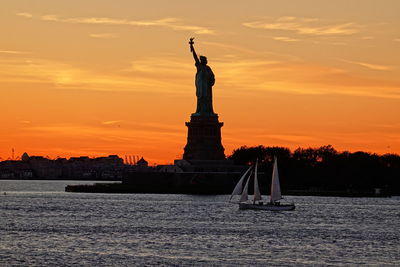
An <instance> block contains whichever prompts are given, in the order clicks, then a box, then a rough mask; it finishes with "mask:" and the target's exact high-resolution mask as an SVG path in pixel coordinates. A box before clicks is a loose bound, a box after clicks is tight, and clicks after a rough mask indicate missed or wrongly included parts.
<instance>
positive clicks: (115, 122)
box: [101, 120, 121, 125]
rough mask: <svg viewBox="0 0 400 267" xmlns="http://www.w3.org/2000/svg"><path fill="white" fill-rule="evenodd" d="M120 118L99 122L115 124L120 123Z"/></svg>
mask: <svg viewBox="0 0 400 267" xmlns="http://www.w3.org/2000/svg"><path fill="white" fill-rule="evenodd" d="M120 122H121V120H115V121H102V122H101V124H103V125H112V124H117V123H120Z"/></svg>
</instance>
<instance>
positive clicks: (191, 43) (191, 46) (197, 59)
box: [189, 37, 200, 64]
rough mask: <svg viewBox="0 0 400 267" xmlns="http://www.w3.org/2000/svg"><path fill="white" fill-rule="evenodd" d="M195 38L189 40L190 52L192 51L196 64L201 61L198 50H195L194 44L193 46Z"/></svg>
mask: <svg viewBox="0 0 400 267" xmlns="http://www.w3.org/2000/svg"><path fill="white" fill-rule="evenodd" d="M193 40H194V37H192V38H190V41H189V45H190V52H192V54H193V58H194V61H195V62H196V64H199V63H200V60H199V58H198V57H197V54H196V51H194V46H193V44H194V42H193Z"/></svg>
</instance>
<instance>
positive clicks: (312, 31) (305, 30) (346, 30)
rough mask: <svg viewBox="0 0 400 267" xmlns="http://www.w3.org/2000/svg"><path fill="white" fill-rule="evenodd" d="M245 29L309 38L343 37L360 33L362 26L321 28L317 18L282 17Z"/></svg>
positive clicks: (328, 26)
mask: <svg viewBox="0 0 400 267" xmlns="http://www.w3.org/2000/svg"><path fill="white" fill-rule="evenodd" d="M242 25H243V26H245V27H248V28H253V29H263V30H281V31H289V32H294V33H296V34H299V35H309V36H343V35H352V34H355V33H357V32H359V28H360V26H358V25H356V24H354V23H351V22H349V23H342V24H333V25H324V26H320V21H319V20H318V19H315V18H296V17H280V18H277V19H275V20H274V21H271V22H263V21H253V22H245V23H243V24H242Z"/></svg>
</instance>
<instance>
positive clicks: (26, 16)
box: [16, 12, 33, 18]
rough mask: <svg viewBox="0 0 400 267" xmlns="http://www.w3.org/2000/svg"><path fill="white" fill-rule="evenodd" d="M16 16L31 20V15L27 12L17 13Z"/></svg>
mask: <svg viewBox="0 0 400 267" xmlns="http://www.w3.org/2000/svg"><path fill="white" fill-rule="evenodd" d="M16 15H17V16H20V17H25V18H32V17H33V15H32V14H31V13H27V12H19V13H17V14H16Z"/></svg>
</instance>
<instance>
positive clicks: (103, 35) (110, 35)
mask: <svg viewBox="0 0 400 267" xmlns="http://www.w3.org/2000/svg"><path fill="white" fill-rule="evenodd" d="M89 36H90V37H92V38H97V39H114V38H117V35H116V34H113V33H91V34H89Z"/></svg>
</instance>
